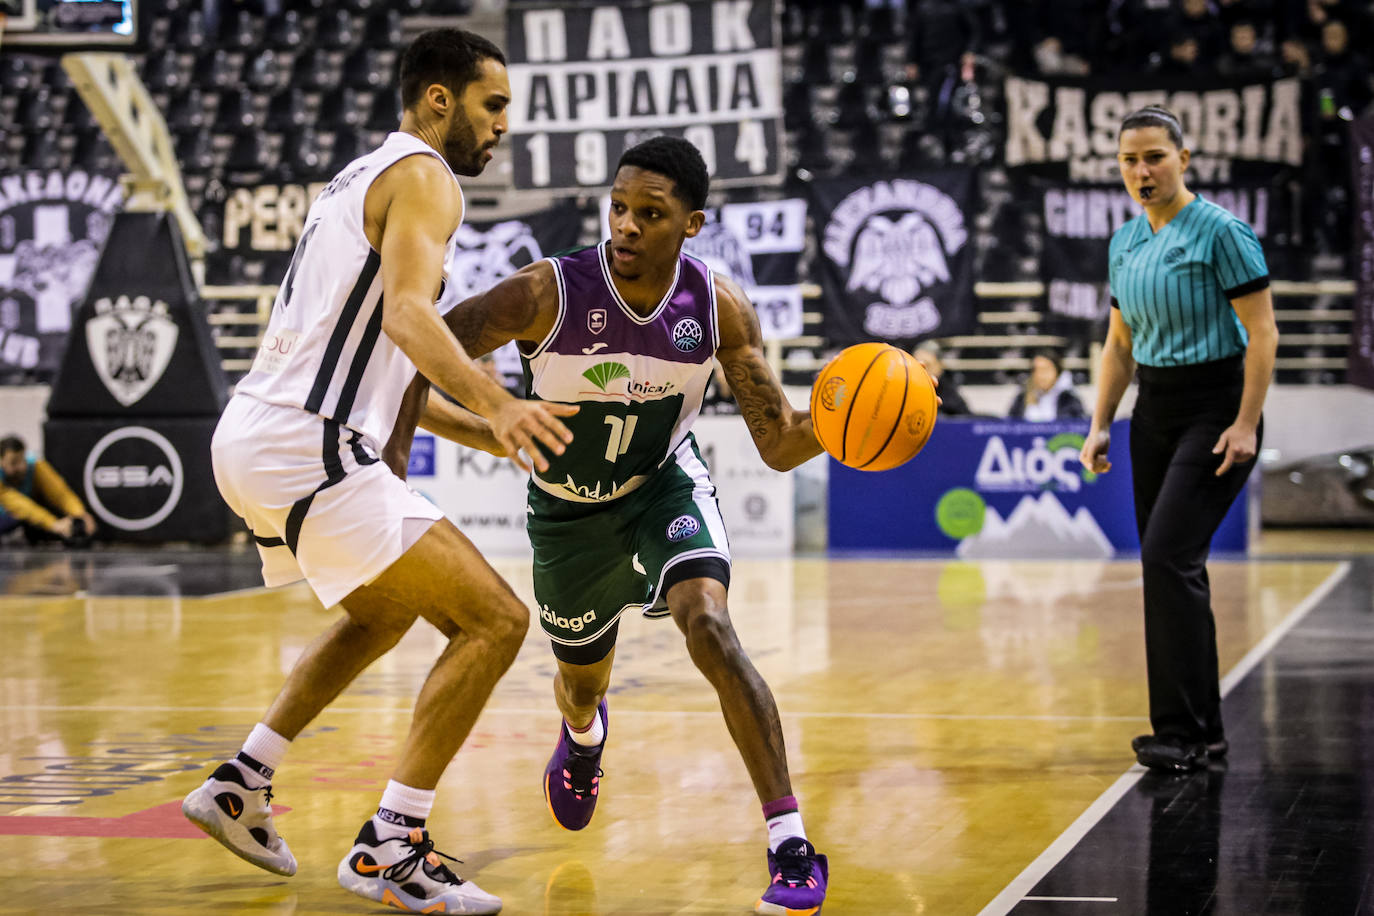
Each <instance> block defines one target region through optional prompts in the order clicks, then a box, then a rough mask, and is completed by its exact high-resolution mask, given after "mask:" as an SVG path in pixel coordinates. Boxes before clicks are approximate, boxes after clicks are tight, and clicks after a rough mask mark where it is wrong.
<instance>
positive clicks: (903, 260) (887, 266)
mask: <svg viewBox="0 0 1374 916" xmlns="http://www.w3.org/2000/svg"><path fill="white" fill-rule="evenodd" d="M948 281H949V263H948V261H947V260H946V259H945V249H944V246H942V245H941V244H940V236H939V235H938V234H937V233H936V232H935V227H934V226H932V225H931V224H930V223H929V222H928V221H927V220H926V219H925V217H923V216H921V214H919V213H916V212H909V213H904V214H902V216H901V217H900V218H898V219H896V220H891V219H888V218H887V217H886V216H882V215H878V214H875V215H873V216H870V217H869V218H868V221H867V222H866V223H864V226H863V228H862V229H860V230H859V236H858V239H857V240H856V241H855V243H854V261H853V264H852V265H851V267H850V269H849V283H848V284H847V286H846V288H847V289H849V290H856V289H860V288H862V289H866V290H868V291H869V292H877V293H878V294H879V295H880V296H882V297H883V299H884V300H886V301H887V302H888V303H890V304H892V305H910V304H911V303H912V302H915V301H916V297H917V296H919V295H920V294H921V291H922V290H924V289H926V288H927V287H929V286H932V285H934V284H936V283H946V282H948Z"/></svg>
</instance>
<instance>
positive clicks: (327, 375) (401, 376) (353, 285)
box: [235, 131, 457, 447]
mask: <svg viewBox="0 0 1374 916" xmlns="http://www.w3.org/2000/svg"><path fill="white" fill-rule="evenodd" d="M417 154H422V155H429V156H434V157H435V158H436V159H438V160H439V161H440V162H443V161H444V160H443V157H441V156H440V155H439V154H438V153H437V152H435V151H434V149H433V148H431V147H430V146H428V145H427V144H426V143H424V142H423V141H422V140H420V139H419V138H418V137H415V136H413V135H411V134H407V133H401V132H399V131H397V132H395V133H392V134H390V135H389V136H388V137H387V138H386V142H385V143H383V144H382V145H381V146H380V147H379V148H378V149H376V150H374V151H372V152H371V153H368V154H367V155H366V156H362V157H361V158H358V159H355V160H353V161H352V162H351V163H349V164H348V166H347V167H346V168H344V170H343V171H341V172H339V174H338V175H336V176H334V180H333V181H331V182H329V184H328V185H326V186H325V188H324V190H323V191H321V192H320V195H319V197H317V198H316V199H315V202H314V203H313V204H311V205H310V211H309V212H308V213H307V214H306V217H305V227H304V228H303V230H302V231H301V238H300V241H299V242H298V243H297V244H296V252H295V254H294V255H292V257H291V266H290V268H288V269H287V272H286V278H285V279H284V280H283V281H282V284H281V289H279V290H278V291H277V301H276V303H275V304H274V305H273V306H272V318H271V320H270V321H269V322H268V324H267V329H266V331H264V332H263V337H262V343H261V344H260V345H259V347H258V353H257V356H256V358H254V360H253V367H252V369H250V370H249V372H248V374H247V375H245V376H244V377H243V379H242V381H240V382H239V383H238V387H237V388H236V389H235V391H236V393H238V394H246V395H249V396H251V397H254V398H257V399H258V400H260V401H266V402H267V403H269V404H284V405H287V406H291V407H299V408H301V409H303V410H307V411H309V412H311V413H314V414H318V415H320V416H321V417H324V418H325V419H327V420H333V421H335V422H337V423H339V424H340V425H342V426H347V427H350V428H351V429H355V430H358V431H359V432H361V433H362V434H363V435H365V436H369V437H371V438H372V440H373V441H374V442H376V443H377V444H378V446H379V447H380V445H381V444H385V442H386V441H387V439H388V438H390V436H391V430H392V427H393V426H394V424H395V422H396V415H397V414H398V413H399V411H400V408H401V398H402V396H403V395H404V394H405V389H406V386H407V385H409V384H410V381H411V379H412V378H414V377H415V371H416V370H415V365H414V363H412V362H411V361H410V359H409V358H408V357H407V356H406V355H405V354H404V353H402V352H401V350H400V348H398V347H397V346H396V345H395V344H394V343H392V342H391V339H390V338H389V337H387V336H386V335H385V334H383V333H382V273H381V263H382V261H381V256H380V255H379V254H378V253H377V252H376V251H374V250H373V248H372V246H371V245H370V244H369V243H368V241H367V236H366V234H365V233H364V232H363V201H364V199H365V198H366V196H367V190H368V188H370V187H371V186H372V182H373V181H375V180H376V178H377V176H378V175H380V174H382V172H384V171H386V169H387V168H389V167H390V166H392V165H394V164H395V163H396V162H397V161H399V160H401V159H404V158H405V157H406V156H413V155H417ZM444 167H445V168H447V167H448V164H447V163H445V164H444ZM454 182H455V183H456V182H457V178H455V179H454ZM456 244H457V233H456V232H455V234H454V236H451V237H450V238H449V240H448V246H447V249H446V251H445V255H444V265H445V274H447V272H448V266H449V264H450V263H452V259H453V255H454V252H455V249H456ZM452 285H453V284H451V283H445V286H447V287H451V286H452ZM452 304H453V303H451V302H445V305H450V306H451V305H452Z"/></svg>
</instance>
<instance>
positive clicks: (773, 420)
mask: <svg viewBox="0 0 1374 916" xmlns="http://www.w3.org/2000/svg"><path fill="white" fill-rule="evenodd" d="M716 310H717V315H718V320H719V321H720V349H718V350H716V359H718V360H720V365H721V368H722V369H724V370H725V379H726V381H727V382H729V383H730V392H731V394H733V395H734V396H735V401H736V402H737V403H738V404H739V409H740V413H741V414H743V415H744V422H745V423H746V424H748V426H749V435H751V436H753V438H754V445H755V446H756V447H757V448H758V450H759V455H760V456H761V457H762V458H763V461H764V463H765V464H767V465H768V466H769V467H770V468H773V469H774V470H776V471H790V470H791V469H792V468H794V467H796V466H797V465H799V464H801V463H803V462H805V461H809V460H810V459H812V458H814V457H816V456H817V455H819V454H820V453H821V446H820V443H818V442H817V441H816V434H815V433H814V432H812V430H811V414H810V413H809V412H808V411H805V410H797V409H795V408H794V407H793V406H792V405H791V404H790V403H788V401H787V396H786V395H785V394H784V393H783V390H782V383H781V382H779V381H778V377H777V376H776V375H775V374H774V373H773V367H771V366H769V365H768V360H767V359H765V358H764V355H763V332H762V331H760V330H759V318H758V315H757V314H756V313H755V312H754V306H753V304H751V303H750V302H749V299H748V297H747V296H745V295H744V291H743V290H742V289H740V288H739V286H737V285H736V284H735V283H734V282H733V281H731V280H727V279H725V278H724V277H716Z"/></svg>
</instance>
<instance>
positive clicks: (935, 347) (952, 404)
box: [911, 340, 972, 417]
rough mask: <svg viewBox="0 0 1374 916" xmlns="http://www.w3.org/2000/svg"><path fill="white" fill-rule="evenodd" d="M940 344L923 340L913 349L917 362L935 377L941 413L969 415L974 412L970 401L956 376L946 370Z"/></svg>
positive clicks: (948, 415) (952, 415)
mask: <svg viewBox="0 0 1374 916" xmlns="http://www.w3.org/2000/svg"><path fill="white" fill-rule="evenodd" d="M940 354H941V350H940V345H939V344H937V343H936V342H935V341H933V340H923V341H921V342H920V343H918V344H917V345H916V349H915V350H913V351H911V355H912V356H914V357H916V360H917V362H919V363H920V364H921V365H922V366H925V367H926V371H927V372H929V373H930V377H931V378H933V379H935V384H936V386H937V389H936V393H937V394H939V395H940V413H941V414H943V415H945V416H947V417H958V416H968V415H969V414H970V413H972V411H971V410H969V408H968V402H967V401H965V400H964V396H963V394H961V393H960V391H959V383H958V382H956V381H955V380H954V376H952V375H949V374H948V373H946V372H945V363H944V360H943V359H941V357H940Z"/></svg>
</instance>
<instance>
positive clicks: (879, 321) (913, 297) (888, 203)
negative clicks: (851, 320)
mask: <svg viewBox="0 0 1374 916" xmlns="http://www.w3.org/2000/svg"><path fill="white" fill-rule="evenodd" d="M822 238H823V241H822V244H821V248H822V250H823V251H824V252H825V254H826V256H827V257H828V258H829V259H830V260H831V261H832V262H833V263H834V264H835V265H836V267H837V268H839V269H840V270H842V271H845V280H844V291H845V293H846V294H847V295H848V297H849V299H850V306H851V307H852V308H853V309H854V310H855V311H856V312H861V313H862V316H863V318H862V326H863V331H864V333H865V334H866V335H869V336H872V337H885V338H907V337H917V336H920V335H922V334H928V333H930V332H931V331H933V330H935V329H936V328H938V327H939V326H940V324H941V321H942V318H941V314H940V308H939V306H938V305H937V303H936V300H937V299H940V298H943V297H944V295H945V293H946V291H947V290H948V288H949V287H948V286H947V284H949V283H950V280H951V277H952V273H951V270H950V259H951V258H953V257H954V256H955V254H956V253H957V252H958V251H959V250H960V249H961V248H962V247H963V246H964V244H965V243H966V242H967V241H968V229H967V227H966V226H965V224H964V214H963V211H962V209H961V208H960V206H959V205H958V204H957V203H956V202H955V201H954V200H953V198H951V197H950V196H949V195H948V194H946V193H945V192H944V191H942V190H940V188H938V187H936V186H935V185H933V184H927V183H925V182H922V181H914V180H910V179H894V180H892V181H875V182H872V183H871V184H867V185H863V186H861V187H859V188H857V189H855V190H853V191H851V192H849V194H847V195H846V196H845V198H844V199H843V200H841V201H840V202H839V204H837V205H836V206H835V207H834V209H833V210H832V211H831V214H830V219H829V221H828V222H827V223H826V225H825V229H824V231H823V233H822ZM859 291H862V292H859ZM865 294H867V295H865ZM875 294H876V296H875ZM875 298H876V299H877V301H875Z"/></svg>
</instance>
